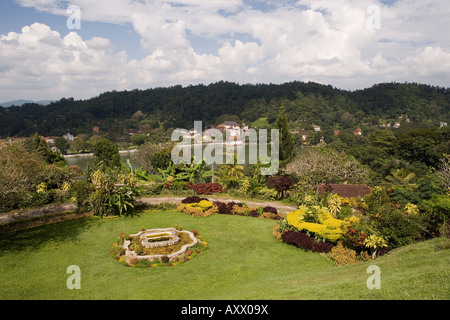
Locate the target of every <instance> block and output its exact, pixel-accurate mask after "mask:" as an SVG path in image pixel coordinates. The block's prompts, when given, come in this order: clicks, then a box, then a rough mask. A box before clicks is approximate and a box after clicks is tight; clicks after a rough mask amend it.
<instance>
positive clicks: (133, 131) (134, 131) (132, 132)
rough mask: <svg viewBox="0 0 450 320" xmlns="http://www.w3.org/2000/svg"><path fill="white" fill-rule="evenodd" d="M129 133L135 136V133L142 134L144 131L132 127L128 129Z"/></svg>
mask: <svg viewBox="0 0 450 320" xmlns="http://www.w3.org/2000/svg"><path fill="white" fill-rule="evenodd" d="M128 134H129V135H130V136H134V135H135V134H142V132H141V131H140V130H138V129H135V128H130V129H128Z"/></svg>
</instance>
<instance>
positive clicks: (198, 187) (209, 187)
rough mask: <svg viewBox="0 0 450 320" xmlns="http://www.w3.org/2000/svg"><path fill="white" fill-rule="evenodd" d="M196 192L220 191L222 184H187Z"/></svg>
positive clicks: (209, 192)
mask: <svg viewBox="0 0 450 320" xmlns="http://www.w3.org/2000/svg"><path fill="white" fill-rule="evenodd" d="M189 189H193V190H194V191H195V193H196V194H213V193H215V192H222V186H221V185H220V184H218V183H196V184H193V185H190V186H189Z"/></svg>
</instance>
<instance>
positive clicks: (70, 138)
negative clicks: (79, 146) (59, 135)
mask: <svg viewBox="0 0 450 320" xmlns="http://www.w3.org/2000/svg"><path fill="white" fill-rule="evenodd" d="M63 138H64V139H66V141H68V142H72V141H73V140H74V139H75V137H74V136H73V135H71V134H70V133H66V134H63Z"/></svg>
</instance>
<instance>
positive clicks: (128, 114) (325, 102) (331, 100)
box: [0, 81, 450, 140]
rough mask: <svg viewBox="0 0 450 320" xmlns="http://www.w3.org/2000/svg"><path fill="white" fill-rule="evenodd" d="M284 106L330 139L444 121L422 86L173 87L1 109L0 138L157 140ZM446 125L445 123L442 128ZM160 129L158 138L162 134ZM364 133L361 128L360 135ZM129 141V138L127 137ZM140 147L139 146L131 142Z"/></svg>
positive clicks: (446, 106)
mask: <svg viewBox="0 0 450 320" xmlns="http://www.w3.org/2000/svg"><path fill="white" fill-rule="evenodd" d="M280 105H284V106H285V110H286V115H287V117H288V119H289V120H290V121H292V122H296V121H301V125H302V126H304V127H311V126H312V125H318V126H321V127H322V128H323V130H325V131H329V130H331V131H329V132H327V135H326V138H327V137H332V136H333V133H332V130H333V129H336V126H338V127H339V129H340V130H345V129H351V130H354V129H356V128H355V127H354V126H356V125H359V126H361V125H363V124H366V126H370V125H378V124H379V121H380V119H381V120H382V121H384V122H389V121H397V120H398V117H400V116H403V120H404V119H405V118H406V116H407V117H408V119H410V121H411V123H414V124H426V125H428V123H429V122H431V124H435V125H436V124H439V121H447V120H448V119H449V116H450V115H449V110H450V94H449V89H446V88H440V87H434V86H428V85H421V84H415V83H411V84H400V83H383V84H379V85H374V86H372V87H371V88H367V89H364V90H357V91H354V92H349V91H344V90H339V89H336V88H332V87H331V86H326V85H320V84H317V83H311V82H308V83H304V82H297V81H296V82H289V83H284V84H281V85H276V84H258V85H250V84H246V85H238V84H235V83H229V82H217V83H214V84H210V85H197V86H188V87H182V86H173V87H168V88H155V89H147V90H132V91H121V92H117V91H112V92H105V93H103V94H100V95H99V96H98V97H94V98H91V99H88V100H74V99H73V98H62V99H61V100H59V101H56V102H52V103H51V104H49V105H48V106H41V105H38V104H32V103H27V104H24V105H23V106H12V107H9V108H2V107H0V137H3V138H4V137H7V136H16V135H22V136H30V135H32V134H33V133H34V132H35V131H38V132H39V133H41V134H43V135H54V136H61V135H63V134H65V133H67V130H70V132H71V133H72V134H74V135H79V134H81V133H84V134H92V128H93V127H94V126H98V128H99V133H98V134H100V135H101V133H108V134H109V135H110V137H111V138H112V139H113V140H115V139H122V138H123V136H124V133H126V132H127V130H128V129H129V128H135V129H139V130H140V131H141V132H142V133H144V134H147V133H150V134H151V137H152V138H153V140H155V139H159V138H161V134H162V135H164V132H165V131H166V130H167V129H168V128H177V127H179V128H186V129H189V128H191V127H192V125H193V122H194V121H196V120H201V121H203V123H204V124H205V125H209V124H216V125H217V124H219V123H220V122H221V121H224V120H233V121H234V120H238V121H243V122H245V123H246V124H250V123H251V122H253V121H256V120H258V119H260V118H262V117H263V118H267V119H268V120H269V122H270V123H273V122H275V120H276V118H277V115H278V110H279V106H280ZM447 122H448V121H447ZM160 129H162V131H161V130H160ZM362 129H363V130H364V128H362ZM125 136H126V135H125ZM136 139H138V138H136Z"/></svg>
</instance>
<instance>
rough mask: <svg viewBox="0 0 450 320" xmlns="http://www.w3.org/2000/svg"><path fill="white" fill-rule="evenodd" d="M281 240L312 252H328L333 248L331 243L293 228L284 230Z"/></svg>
mask: <svg viewBox="0 0 450 320" xmlns="http://www.w3.org/2000/svg"><path fill="white" fill-rule="evenodd" d="M281 241H283V242H285V243H287V244H291V245H294V246H296V247H299V248H301V249H303V250H305V251H309V250H311V251H312V252H324V253H328V252H330V251H331V249H332V248H333V244H332V243H329V242H321V241H316V240H315V239H313V238H311V237H310V236H308V235H307V234H305V233H302V232H298V231H293V230H287V231H284V232H283V233H282V234H281Z"/></svg>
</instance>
